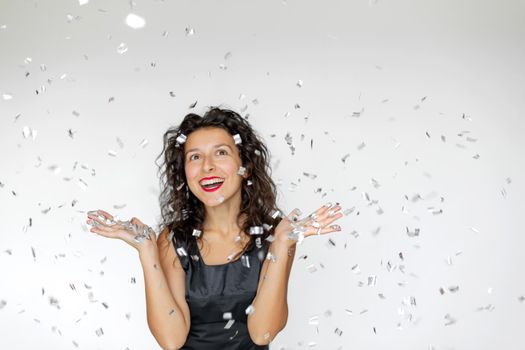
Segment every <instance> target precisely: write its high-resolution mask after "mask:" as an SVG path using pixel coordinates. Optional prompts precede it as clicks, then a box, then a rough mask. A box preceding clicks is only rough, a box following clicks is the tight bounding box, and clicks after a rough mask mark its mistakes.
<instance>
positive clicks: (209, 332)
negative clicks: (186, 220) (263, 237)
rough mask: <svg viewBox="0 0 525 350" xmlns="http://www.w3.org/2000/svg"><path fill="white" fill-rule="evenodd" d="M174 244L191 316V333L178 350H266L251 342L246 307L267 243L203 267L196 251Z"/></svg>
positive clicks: (176, 242)
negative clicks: (182, 274) (221, 262)
mask: <svg viewBox="0 0 525 350" xmlns="http://www.w3.org/2000/svg"><path fill="white" fill-rule="evenodd" d="M173 243H174V245H175V250H176V252H177V256H178V257H179V259H180V262H181V265H182V267H183V269H184V271H185V272H186V302H187V303H188V306H189V309H190V314H191V326H190V332H189V334H188V338H187V339H186V343H185V344H184V346H183V347H182V348H181V349H184V350H229V349H232V350H268V349H269V346H268V345H263V346H261V345H257V344H255V343H254V342H253V341H252V340H251V338H250V335H249V333H248V327H247V317H248V316H247V315H246V308H248V306H250V304H251V303H252V301H253V299H254V298H255V294H256V292H257V285H258V283H259V274H260V270H261V267H262V262H263V261H264V259H265V257H266V254H267V252H268V248H269V242H267V241H264V243H263V245H262V247H261V248H257V247H254V248H253V249H252V250H251V251H250V252H245V253H244V255H243V256H242V257H241V258H239V259H237V260H235V261H231V262H229V263H226V264H221V265H206V264H205V263H204V261H203V259H202V257H201V255H200V252H199V249H195V250H196V251H195V252H189V251H188V249H187V246H186V244H185V243H184V242H179V241H178V240H176V239H175V238H173ZM178 248H184V249H183V250H182V249H178ZM185 254H186V255H185ZM225 313H231V319H232V320H234V322H233V324H231V325H230V327H229V328H225V326H226V325H227V323H228V319H224V314H225ZM227 318H228V317H227ZM230 323H231V322H230Z"/></svg>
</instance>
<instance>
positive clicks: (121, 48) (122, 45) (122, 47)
mask: <svg viewBox="0 0 525 350" xmlns="http://www.w3.org/2000/svg"><path fill="white" fill-rule="evenodd" d="M126 51H128V46H127V45H126V43H120V45H119V46H118V47H117V52H118V53H119V54H121V55H122V54H123V53H125V52H126Z"/></svg>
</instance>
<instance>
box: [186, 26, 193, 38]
mask: <svg viewBox="0 0 525 350" xmlns="http://www.w3.org/2000/svg"><path fill="white" fill-rule="evenodd" d="M185 31H186V36H191V35H193V34H195V30H194V29H193V28H191V27H186V29H185Z"/></svg>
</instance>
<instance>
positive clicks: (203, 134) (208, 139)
mask: <svg viewBox="0 0 525 350" xmlns="http://www.w3.org/2000/svg"><path fill="white" fill-rule="evenodd" d="M220 143H225V144H227V145H230V146H231V145H233V144H234V143H233V137H232V136H231V135H230V133H229V132H227V131H226V130H224V129H221V128H202V129H198V130H195V131H194V132H192V133H191V134H190V135H189V136H188V139H187V140H186V142H185V143H184V149H185V150H188V149H191V148H206V147H208V146H214V145H216V144H220Z"/></svg>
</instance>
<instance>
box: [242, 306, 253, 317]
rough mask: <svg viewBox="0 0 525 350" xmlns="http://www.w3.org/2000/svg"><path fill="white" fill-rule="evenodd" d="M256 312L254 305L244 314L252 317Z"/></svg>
mask: <svg viewBox="0 0 525 350" xmlns="http://www.w3.org/2000/svg"><path fill="white" fill-rule="evenodd" d="M254 312H255V308H254V307H253V305H249V306H248V307H247V308H246V310H245V311H244V313H245V314H246V315H252V314H253V313H254Z"/></svg>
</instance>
